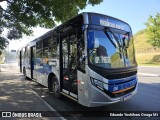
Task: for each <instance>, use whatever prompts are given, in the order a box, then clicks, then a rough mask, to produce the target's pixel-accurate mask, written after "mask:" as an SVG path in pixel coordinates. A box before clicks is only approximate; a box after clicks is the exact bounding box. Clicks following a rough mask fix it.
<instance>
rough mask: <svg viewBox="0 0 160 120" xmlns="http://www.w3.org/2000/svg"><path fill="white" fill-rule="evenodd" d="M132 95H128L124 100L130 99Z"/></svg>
mask: <svg viewBox="0 0 160 120" xmlns="http://www.w3.org/2000/svg"><path fill="white" fill-rule="evenodd" d="M131 97H132V95H127V96H125V97H123V101H126V100H128V99H130V98H131Z"/></svg>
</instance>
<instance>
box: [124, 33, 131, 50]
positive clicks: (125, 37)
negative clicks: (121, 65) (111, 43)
mask: <svg viewBox="0 0 160 120" xmlns="http://www.w3.org/2000/svg"><path fill="white" fill-rule="evenodd" d="M122 40H123V47H125V48H128V47H129V41H130V35H129V33H128V35H127V36H123V38H122Z"/></svg>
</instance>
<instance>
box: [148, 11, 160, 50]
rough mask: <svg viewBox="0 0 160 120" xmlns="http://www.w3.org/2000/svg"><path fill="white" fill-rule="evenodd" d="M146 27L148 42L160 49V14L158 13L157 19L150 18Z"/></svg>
mask: <svg viewBox="0 0 160 120" xmlns="http://www.w3.org/2000/svg"><path fill="white" fill-rule="evenodd" d="M146 26H147V35H148V38H149V40H148V42H149V43H150V44H151V45H153V46H156V47H159V48H160V13H157V14H156V16H155V17H153V16H149V19H148V22H147V23H146Z"/></svg>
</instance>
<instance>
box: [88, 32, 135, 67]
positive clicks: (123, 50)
mask: <svg viewBox="0 0 160 120" xmlns="http://www.w3.org/2000/svg"><path fill="white" fill-rule="evenodd" d="M113 33H114V32H112V33H111V32H109V31H107V32H106V31H94V36H95V39H94V45H93V46H94V47H93V48H90V49H89V61H90V63H91V64H93V65H95V66H98V67H102V68H121V67H125V66H134V65H135V58H134V49H133V41H132V40H130V42H129V45H128V46H127V42H125V41H127V40H128V36H127V35H125V34H119V33H114V34H113Z"/></svg>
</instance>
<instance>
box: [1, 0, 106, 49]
mask: <svg viewBox="0 0 160 120" xmlns="http://www.w3.org/2000/svg"><path fill="white" fill-rule="evenodd" d="M4 1H5V2H6V3H7V8H6V9H4V8H3V7H2V6H0V18H1V19H0V41H1V40H2V41H3V42H2V43H3V44H2V43H0V46H2V47H1V48H2V49H3V48H4V47H5V45H6V43H5V44H4V42H6V39H9V40H12V39H19V38H22V37H23V34H25V35H27V36H29V35H31V34H32V32H33V31H32V28H33V27H36V26H40V27H45V28H53V27H54V26H55V25H56V22H62V23H63V22H65V21H67V20H68V19H70V18H71V17H73V16H75V15H77V14H78V12H79V10H82V9H84V8H85V7H86V6H87V5H88V4H91V5H92V6H93V5H96V4H100V3H101V2H102V1H103V0H0V2H4ZM5 28H7V29H8V33H7V35H6V37H4V36H2V32H3V31H4V29H5Z"/></svg>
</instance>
